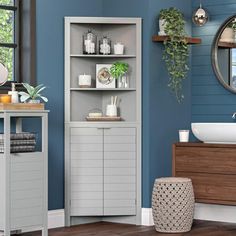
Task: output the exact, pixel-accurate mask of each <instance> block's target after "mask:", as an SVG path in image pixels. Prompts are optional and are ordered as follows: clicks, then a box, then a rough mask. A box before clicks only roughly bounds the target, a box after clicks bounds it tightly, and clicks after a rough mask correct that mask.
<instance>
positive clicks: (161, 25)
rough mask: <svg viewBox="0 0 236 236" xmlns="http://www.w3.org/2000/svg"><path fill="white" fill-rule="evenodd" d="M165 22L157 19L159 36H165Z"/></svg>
mask: <svg viewBox="0 0 236 236" xmlns="http://www.w3.org/2000/svg"><path fill="white" fill-rule="evenodd" d="M166 24H167V22H166V20H165V19H159V32H158V34H159V35H166V33H165V27H166Z"/></svg>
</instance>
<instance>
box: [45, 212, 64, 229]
mask: <svg viewBox="0 0 236 236" xmlns="http://www.w3.org/2000/svg"><path fill="white" fill-rule="evenodd" d="M64 226H65V211H64V209H59V210H53V211H48V228H49V229H53V228H59V227H64Z"/></svg>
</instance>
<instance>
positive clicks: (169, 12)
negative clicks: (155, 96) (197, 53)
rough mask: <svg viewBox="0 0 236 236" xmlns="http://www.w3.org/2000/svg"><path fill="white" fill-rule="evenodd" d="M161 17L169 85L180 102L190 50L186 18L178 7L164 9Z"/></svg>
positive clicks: (164, 57) (164, 56)
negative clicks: (163, 20) (164, 35)
mask: <svg viewBox="0 0 236 236" xmlns="http://www.w3.org/2000/svg"><path fill="white" fill-rule="evenodd" d="M159 18H160V19H165V29H164V32H165V34H166V35H168V37H167V38H166V39H165V40H164V47H165V48H164V53H163V59H164V60H165V63H166V67H167V71H168V73H169V76H170V79H169V83H168V86H169V87H170V89H171V90H172V91H173V92H174V94H175V96H176V98H177V101H178V102H179V103H180V102H181V101H182V100H183V98H184V95H183V93H182V82H183V80H184V79H186V77H187V72H188V70H189V68H188V58H189V50H188V45H187V41H186V38H185V37H186V32H185V20H184V17H183V14H182V13H181V11H179V10H178V9H176V8H173V7H171V8H168V9H162V10H161V11H160V15H159Z"/></svg>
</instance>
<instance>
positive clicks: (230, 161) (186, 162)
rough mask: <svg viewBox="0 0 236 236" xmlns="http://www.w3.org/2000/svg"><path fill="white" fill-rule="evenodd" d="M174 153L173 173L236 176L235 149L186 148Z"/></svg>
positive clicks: (177, 148)
mask: <svg viewBox="0 0 236 236" xmlns="http://www.w3.org/2000/svg"><path fill="white" fill-rule="evenodd" d="M174 153H175V155H174V156H173V172H181V171H183V172H197V173H218V174H236V149H235V148H220V147H219V148H217V147H211V148H209V147H186V146H185V147H175V148H174ZM173 174H174V173H173Z"/></svg>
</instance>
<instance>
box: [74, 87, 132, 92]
mask: <svg viewBox="0 0 236 236" xmlns="http://www.w3.org/2000/svg"><path fill="white" fill-rule="evenodd" d="M70 91H136V88H70Z"/></svg>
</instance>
